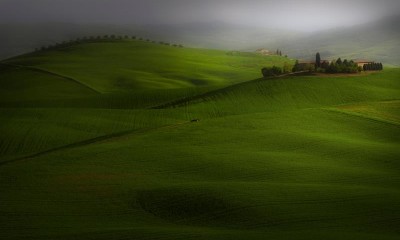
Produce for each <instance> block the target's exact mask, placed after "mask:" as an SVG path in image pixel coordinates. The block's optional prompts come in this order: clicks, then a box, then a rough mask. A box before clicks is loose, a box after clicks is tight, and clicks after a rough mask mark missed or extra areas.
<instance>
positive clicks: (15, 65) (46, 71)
mask: <svg viewBox="0 0 400 240" xmlns="http://www.w3.org/2000/svg"><path fill="white" fill-rule="evenodd" d="M0 64H2V65H5V66H10V67H18V68H25V69H28V70H31V71H34V72H39V73H44V74H48V75H52V76H55V77H59V78H63V79H66V80H68V81H72V82H74V83H76V84H78V85H81V86H83V87H85V88H86V89H89V90H90V91H92V92H94V93H96V94H102V93H101V92H99V91H97V90H96V89H94V88H92V87H90V86H89V85H87V84H85V83H83V82H81V81H79V80H77V79H76V78H73V77H69V76H65V75H62V74H60V73H55V72H52V71H49V70H47V69H43V68H38V67H32V66H25V65H18V64H12V63H5V62H0Z"/></svg>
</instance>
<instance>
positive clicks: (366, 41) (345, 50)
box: [0, 16, 400, 65]
mask: <svg viewBox="0 0 400 240" xmlns="http://www.w3.org/2000/svg"><path fill="white" fill-rule="evenodd" d="M398 22H400V17H399V16H392V17H388V18H385V19H381V20H380V21H376V22H372V23H368V24H363V25H357V26H353V27H347V28H337V29H330V30H324V31H318V32H313V33H304V32H296V31H288V30H282V29H280V28H279V23H277V25H276V28H275V29H270V28H260V27H253V26H245V25H234V24H229V23H224V22H204V23H185V24H175V25H142V26H139V25H107V24H91V25H85V24H68V23H46V24H31V25H27V24H0V30H1V32H2V33H4V34H2V35H1V36H0V59H4V58H7V57H11V56H16V55H19V54H23V53H26V52H29V51H32V50H33V49H34V48H36V47H40V46H42V45H50V44H54V43H56V42H61V41H64V40H70V39H74V38H77V37H83V36H90V35H105V34H116V35H125V34H128V35H136V36H140V37H144V38H152V39H155V40H157V41H169V42H176V43H180V44H184V45H185V46H189V47H196V48H212V49H224V50H241V51H255V50H256V49H258V48H267V49H269V50H272V51H274V50H276V49H277V48H279V49H281V50H282V51H283V54H287V55H289V56H290V57H294V58H301V59H307V58H313V56H314V54H315V53H316V52H317V51H319V52H321V54H322V56H323V58H329V59H331V58H336V57H345V58H352V59H355V58H367V59H371V60H375V61H380V62H384V63H390V64H393V65H399V64H400V30H399V27H398V24H397V23H398Z"/></svg>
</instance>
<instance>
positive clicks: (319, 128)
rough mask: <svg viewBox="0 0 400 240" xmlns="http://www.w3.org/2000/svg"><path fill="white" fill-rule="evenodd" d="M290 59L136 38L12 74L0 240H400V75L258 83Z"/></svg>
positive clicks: (22, 63) (1, 158)
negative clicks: (264, 70) (266, 69)
mask: <svg viewBox="0 0 400 240" xmlns="http://www.w3.org/2000/svg"><path fill="white" fill-rule="evenodd" d="M287 61H289V62H290V63H292V62H293V60H290V59H287V58H283V57H278V56H268V57H262V56H258V55H255V54H251V53H241V52H227V51H218V50H206V49H190V48H174V47H171V46H165V45H158V44H152V43H147V42H141V41H131V40H124V41H107V42H90V43H89V42H88V43H82V44H76V45H72V46H69V47H66V48H62V49H56V50H49V51H43V52H40V53H35V54H27V55H22V56H19V57H16V58H13V59H9V60H7V61H3V62H1V69H0V84H1V85H2V86H3V88H2V89H1V91H2V94H1V95H0V111H1V114H0V132H1V135H0V136H1V137H0V212H1V214H0V225H1V227H0V228H1V231H0V239H41V240H42V239H266V238H271V239H332V240H333V239H397V238H398V237H399V235H400V233H399V231H398V225H399V220H400V219H399V215H400V206H399V204H398V203H399V201H400V189H399V183H400V178H399V170H400V164H399V161H398V156H399V155H400V150H399V149H400V148H399V145H400V138H399V136H400V134H399V133H400V99H399V97H398V96H400V82H399V81H398V76H399V74H400V70H399V69H398V68H386V69H385V70H384V71H382V72H373V73H361V74H355V75H344V76H336V75H332V76H321V75H305V76H286V77H281V78H272V79H260V78H259V76H260V67H261V66H271V65H282V64H283V63H284V62H287ZM121 79H123V80H121ZM193 119H199V121H193V122H192V121H191V120H193Z"/></svg>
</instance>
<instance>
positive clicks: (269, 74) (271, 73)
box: [261, 66, 283, 77]
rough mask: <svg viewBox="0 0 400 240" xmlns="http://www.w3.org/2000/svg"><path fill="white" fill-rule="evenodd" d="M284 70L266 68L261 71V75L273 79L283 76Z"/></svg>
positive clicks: (274, 67)
mask: <svg viewBox="0 0 400 240" xmlns="http://www.w3.org/2000/svg"><path fill="white" fill-rule="evenodd" d="M282 72H283V71H282V68H280V67H277V66H273V67H264V68H263V69H261V73H262V75H263V76H264V77H273V76H278V75H281V74H282Z"/></svg>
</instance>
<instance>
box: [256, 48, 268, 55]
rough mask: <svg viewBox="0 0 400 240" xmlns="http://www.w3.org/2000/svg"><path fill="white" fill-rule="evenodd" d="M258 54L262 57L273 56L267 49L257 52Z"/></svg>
mask: <svg viewBox="0 0 400 240" xmlns="http://www.w3.org/2000/svg"><path fill="white" fill-rule="evenodd" d="M256 53H259V54H261V55H271V53H270V51H269V50H268V49H265V48H260V49H257V50H256Z"/></svg>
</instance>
